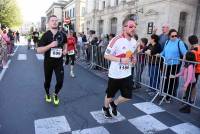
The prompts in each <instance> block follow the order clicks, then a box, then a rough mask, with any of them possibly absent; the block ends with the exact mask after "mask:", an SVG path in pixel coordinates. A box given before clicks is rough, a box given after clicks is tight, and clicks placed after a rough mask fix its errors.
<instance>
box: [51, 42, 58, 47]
mask: <svg viewBox="0 0 200 134" xmlns="http://www.w3.org/2000/svg"><path fill="white" fill-rule="evenodd" d="M57 45H58V42H57V41H53V42H51V44H50V47H51V48H52V47H56V46H57Z"/></svg>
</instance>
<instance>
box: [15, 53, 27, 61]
mask: <svg viewBox="0 0 200 134" xmlns="http://www.w3.org/2000/svg"><path fill="white" fill-rule="evenodd" d="M17 60H27V56H26V54H19V55H18V57H17Z"/></svg>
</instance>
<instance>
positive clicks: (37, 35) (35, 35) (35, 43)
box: [33, 29, 39, 48]
mask: <svg viewBox="0 0 200 134" xmlns="http://www.w3.org/2000/svg"><path fill="white" fill-rule="evenodd" d="M38 42H39V32H38V31H37V29H35V31H34V32H33V43H34V47H35V48H37V47H38Z"/></svg>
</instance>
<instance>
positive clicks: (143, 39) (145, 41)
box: [141, 38, 148, 46]
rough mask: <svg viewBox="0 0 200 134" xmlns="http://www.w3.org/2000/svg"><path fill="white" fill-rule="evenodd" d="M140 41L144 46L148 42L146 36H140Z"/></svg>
mask: <svg viewBox="0 0 200 134" xmlns="http://www.w3.org/2000/svg"><path fill="white" fill-rule="evenodd" d="M141 41H142V42H143V43H144V45H145V46H146V45H147V43H148V39H147V38H141Z"/></svg>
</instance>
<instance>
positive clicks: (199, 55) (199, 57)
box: [192, 45, 200, 74]
mask: <svg viewBox="0 0 200 134" xmlns="http://www.w3.org/2000/svg"><path fill="white" fill-rule="evenodd" d="M192 52H193V53H194V54H195V61H196V62H200V45H199V46H197V47H195V48H194V49H192ZM195 73H198V74H199V73H200V64H197V65H196V67H195Z"/></svg>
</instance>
